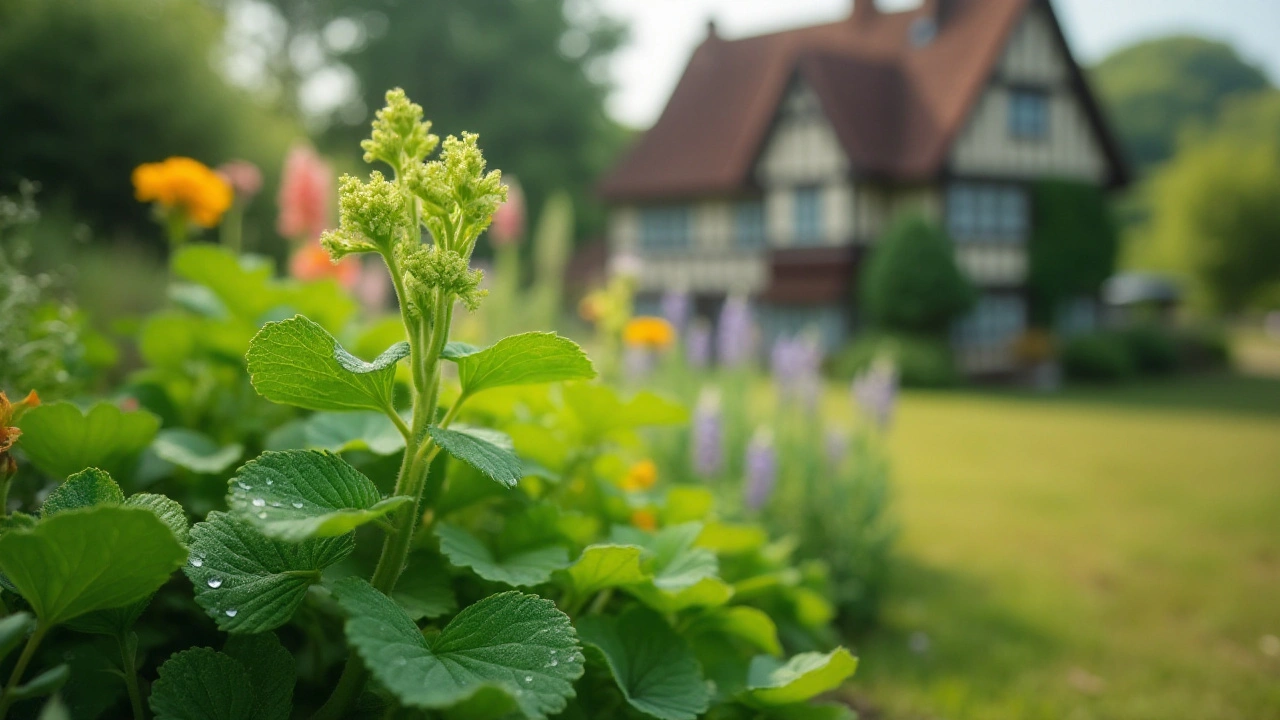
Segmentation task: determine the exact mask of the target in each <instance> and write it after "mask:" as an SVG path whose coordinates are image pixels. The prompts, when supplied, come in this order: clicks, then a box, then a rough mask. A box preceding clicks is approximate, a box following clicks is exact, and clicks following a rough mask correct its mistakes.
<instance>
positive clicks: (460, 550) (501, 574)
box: [435, 522, 569, 587]
mask: <svg viewBox="0 0 1280 720" xmlns="http://www.w3.org/2000/svg"><path fill="white" fill-rule="evenodd" d="M435 532H436V537H438V538H440V552H442V553H444V555H445V557H447V558H449V562H451V563H453V564H454V565H457V566H459V567H466V568H471V570H472V571H474V572H475V574H477V575H479V576H480V577H482V578H484V579H485V580H492V581H494V582H500V583H505V584H507V585H513V586H515V587H524V586H528V585H541V584H542V583H544V582H547V581H548V580H550V579H551V574H552V573H554V572H555V571H556V570H561V569H564V568H565V567H568V565H569V551H568V550H566V549H565V548H564V547H563V546H561V545H556V544H552V543H547V544H538V545H533V546H530V545H526V546H524V547H521V548H518V549H511V550H510V551H509V552H503V553H501V554H499V553H497V552H495V551H494V550H492V549H490V548H489V546H488V545H486V544H485V543H484V542H483V541H482V540H481V539H480V538H478V537H476V536H475V535H472V534H471V533H469V532H467V531H466V530H464V529H463V528H461V527H459V526H457V525H452V524H450V523H447V522H440V523H437V524H436V531H435Z"/></svg>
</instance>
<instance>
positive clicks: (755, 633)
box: [689, 605, 782, 655]
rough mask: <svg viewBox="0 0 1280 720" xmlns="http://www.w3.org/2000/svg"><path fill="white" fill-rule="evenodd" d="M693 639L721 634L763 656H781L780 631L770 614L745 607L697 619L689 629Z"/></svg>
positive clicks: (736, 607) (723, 609)
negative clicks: (753, 649) (746, 644)
mask: <svg viewBox="0 0 1280 720" xmlns="http://www.w3.org/2000/svg"><path fill="white" fill-rule="evenodd" d="M689 633H690V634H691V635H697V634H700V633H718V634H720V635H724V636H727V637H733V638H737V639H739V640H742V641H744V642H746V643H748V644H749V645H751V646H752V647H754V648H755V649H757V650H760V651H761V652H766V653H769V654H770V655H781V654H782V644H781V643H779V642H778V627H777V625H775V624H774V622H773V619H772V618H770V617H769V615H768V613H766V612H764V611H763V610H760V609H758V608H753V607H748V606H746V605H737V606H734V607H725V608H718V609H716V610H713V611H711V612H708V613H705V614H703V615H701V616H700V617H698V619H697V620H695V621H694V622H693V624H692V625H691V626H690V627H689Z"/></svg>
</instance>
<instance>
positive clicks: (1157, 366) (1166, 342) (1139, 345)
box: [1120, 323, 1178, 375]
mask: <svg viewBox="0 0 1280 720" xmlns="http://www.w3.org/2000/svg"><path fill="white" fill-rule="evenodd" d="M1120 337H1121V338H1122V339H1123V340H1124V343H1125V346H1126V348H1127V349H1128V352H1129V357H1131V358H1132V359H1133V367H1134V370H1136V371H1137V372H1139V373H1143V374H1148V375H1167V374H1169V373H1171V372H1174V371H1175V370H1177V369H1178V345H1177V342H1176V341H1175V340H1174V337H1173V333H1171V332H1169V331H1168V330H1167V329H1166V328H1163V327H1161V326H1159V325H1156V324H1154V323H1138V324H1135V325H1133V326H1131V327H1127V328H1125V329H1124V330H1122V331H1120Z"/></svg>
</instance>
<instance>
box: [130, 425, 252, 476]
mask: <svg viewBox="0 0 1280 720" xmlns="http://www.w3.org/2000/svg"><path fill="white" fill-rule="evenodd" d="M151 449H152V451H153V452H155V454H156V455H157V456H158V457H160V458H161V459H162V460H167V461H168V462H171V463H173V464H174V465H177V466H178V467H181V468H186V469H187V470H190V471H191V472H194V473H200V474H202V475H217V474H218V473H221V472H223V471H224V470H226V469H227V468H229V467H231V466H232V465H235V464H236V461H237V460H239V459H240V456H242V455H244V446H243V445H241V444H240V443H232V444H230V445H219V444H218V443H217V442H215V441H214V439H213V438H211V437H209V436H208V435H205V434H204V433H201V432H196V431H195V430H188V429H187V428H170V429H168V430H161V431H160V434H159V435H157V436H156V439H155V440H154V441H152V443H151Z"/></svg>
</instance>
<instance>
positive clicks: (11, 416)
mask: <svg viewBox="0 0 1280 720" xmlns="http://www.w3.org/2000/svg"><path fill="white" fill-rule="evenodd" d="M39 404H40V396H39V395H36V391H35V390H32V391H31V392H30V393H28V394H27V396H26V397H25V398H23V399H22V401H21V402H16V403H10V402H9V398H8V397H7V396H6V395H5V394H4V393H3V392H0V480H3V479H5V478H7V477H9V476H10V475H13V474H14V473H15V472H17V471H18V465H17V463H15V462H14V461H13V457H11V456H10V455H9V450H10V449H12V448H13V446H14V443H16V442H18V436H20V435H22V431H21V430H19V429H18V428H16V427H13V426H12V425H11V424H10V423H13V422H16V421H17V420H18V418H20V417H22V413H24V412H26V411H27V410H29V409H31V408H33V407H35V406H37V405H39Z"/></svg>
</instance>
